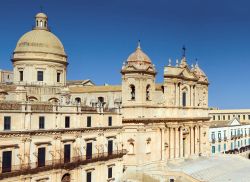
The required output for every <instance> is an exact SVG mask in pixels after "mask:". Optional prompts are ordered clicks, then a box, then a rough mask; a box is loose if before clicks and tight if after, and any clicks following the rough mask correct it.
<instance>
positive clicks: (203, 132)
mask: <svg viewBox="0 0 250 182" xmlns="http://www.w3.org/2000/svg"><path fill="white" fill-rule="evenodd" d="M48 27H49V26H48V17H47V15H45V14H44V13H38V14H37V15H36V16H35V26H34V28H33V29H32V30H31V31H29V32H27V33H25V34H24V35H23V36H22V37H21V38H20V39H19V40H18V42H17V45H16V48H15V50H14V52H13V56H12V59H11V61H12V64H13V73H14V79H13V83H11V84H4V83H3V84H1V85H0V102H1V104H0V139H1V144H0V159H1V161H0V168H1V171H0V181H22V182H33V181H34V182H36V181H39V182H45V181H56V182H61V181H62V182H69V181H83V182H85V181H86V182H104V181H145V180H143V177H145V176H146V178H147V179H148V180H149V181H157V179H155V178H153V177H151V176H147V171H150V170H152V169H154V170H158V171H162V172H164V174H166V176H165V180H166V181H170V180H171V181H175V180H176V181H195V180H192V179H190V178H188V176H186V175H185V174H182V173H178V172H176V173H174V174H173V173H170V172H168V164H169V163H171V162H178V161H183V160H185V159H189V158H198V157H200V156H208V155H210V146H209V141H208V129H209V122H210V121H209V120H210V118H209V116H208V85H209V82H208V78H207V76H206V74H205V73H204V72H203V71H202V69H201V68H200V67H199V66H198V64H196V65H195V66H191V67H189V65H188V64H187V60H186V56H185V54H183V56H182V58H181V60H180V62H179V63H178V62H177V63H176V64H175V65H172V63H171V62H169V64H168V65H167V66H165V67H164V75H163V76H164V81H163V83H156V80H155V79H156V74H157V71H156V68H155V66H154V64H153V62H152V60H151V59H150V58H149V56H148V55H147V54H146V53H144V52H143V50H142V48H141V46H140V43H139V44H138V46H137V48H136V49H135V51H134V52H133V53H131V54H130V55H129V56H128V58H127V61H126V62H124V63H123V64H122V63H121V66H122V67H121V70H120V73H121V75H120V76H121V85H102V86H98V85H95V84H93V83H92V82H91V81H90V80H75V81H67V76H66V74H67V66H68V64H69V63H68V62H67V54H66V52H65V50H64V47H63V44H62V43H61V41H60V40H59V39H58V38H57V37H56V36H55V35H54V34H53V33H52V32H51V31H50V29H49V28H48ZM118 71H119V70H118ZM168 174H169V175H168ZM170 174H171V175H170ZM158 181H159V180H158Z"/></svg>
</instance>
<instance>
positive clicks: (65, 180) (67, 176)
mask: <svg viewBox="0 0 250 182" xmlns="http://www.w3.org/2000/svg"><path fill="white" fill-rule="evenodd" d="M61 181H62V182H70V174H69V173H66V174H64V175H63V177H62V180H61Z"/></svg>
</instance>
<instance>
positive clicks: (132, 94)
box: [130, 85, 135, 100]
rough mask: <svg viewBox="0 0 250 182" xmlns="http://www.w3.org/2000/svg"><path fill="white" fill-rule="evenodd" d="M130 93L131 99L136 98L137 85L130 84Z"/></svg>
mask: <svg viewBox="0 0 250 182" xmlns="http://www.w3.org/2000/svg"><path fill="white" fill-rule="evenodd" d="M130 95H131V100H135V86H134V85H130Z"/></svg>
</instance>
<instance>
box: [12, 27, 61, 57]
mask: <svg viewBox="0 0 250 182" xmlns="http://www.w3.org/2000/svg"><path fill="white" fill-rule="evenodd" d="M25 52H42V53H52V54H59V55H62V56H66V53H65V51H64V48H63V45H62V43H61V41H60V40H59V39H58V38H57V37H56V36H55V35H54V34H53V33H51V32H49V31H48V30H43V29H34V30H32V31H30V32H28V33H26V34H24V35H23V36H22V37H21V38H20V39H19V41H18V42H17V45H16V49H15V51H14V53H25Z"/></svg>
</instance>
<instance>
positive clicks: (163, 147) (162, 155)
mask: <svg viewBox="0 0 250 182" xmlns="http://www.w3.org/2000/svg"><path fill="white" fill-rule="evenodd" d="M160 130H161V160H162V161H163V160H165V139H164V136H165V130H164V128H161V129H160Z"/></svg>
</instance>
